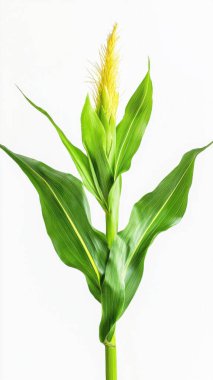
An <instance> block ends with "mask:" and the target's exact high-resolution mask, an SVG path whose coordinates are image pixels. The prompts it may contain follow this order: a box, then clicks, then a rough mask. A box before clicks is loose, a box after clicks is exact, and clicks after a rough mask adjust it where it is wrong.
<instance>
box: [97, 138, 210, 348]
mask: <svg viewBox="0 0 213 380" xmlns="http://www.w3.org/2000/svg"><path fill="white" fill-rule="evenodd" d="M209 145H210V144H209ZM209 145H207V146H205V147H203V148H198V149H194V150H191V151H190V152H188V153H186V154H185V155H184V156H183V158H182V160H181V161H180V163H179V165H178V166H177V167H176V168H175V169H174V170H173V171H172V172H171V173H170V174H168V175H167V176H166V177H165V178H164V180H163V181H162V182H161V183H160V184H159V185H158V186H157V188H156V189H155V190H154V191H153V192H151V193H148V194H146V195H145V196H144V197H143V198H141V199H140V200H139V201H138V202H137V203H136V204H135V205H134V207H133V210H132V213H131V216H130V220H129V223H128V225H127V227H126V228H125V229H124V230H123V231H121V232H119V233H118V235H117V238H116V239H115V241H114V243H113V245H112V249H111V252H110V255H109V260H108V263H107V267H106V274H105V279H104V282H103V286H102V310H103V313H102V321H101V325H100V339H101V341H104V340H106V339H107V340H109V341H110V339H111V337H112V335H113V331H114V327H115V323H116V321H117V320H118V319H119V318H120V316H121V315H122V314H123V313H124V311H125V310H126V308H127V307H128V305H129V303H130V302H131V300H132V298H133V296H134V294H135V292H136V290H137V288H138V285H139V283H140V281H141V278H142V274H143V268H144V259H145V255H146V252H147V250H148V248H149V246H150V244H151V243H152V241H153V240H154V239H155V237H156V236H157V235H158V234H159V233H160V232H162V231H165V230H167V229H168V228H170V227H172V226H174V225H175V224H177V223H178V222H179V221H180V220H181V218H182V217H183V215H184V213H185V210H186V207H187V202H188V193H189V190H190V187H191V184H192V178H193V170H194V163H195V159H196V157H197V155H198V154H199V153H200V152H202V151H203V150H205V149H206V148H207V147H208V146H209Z"/></svg>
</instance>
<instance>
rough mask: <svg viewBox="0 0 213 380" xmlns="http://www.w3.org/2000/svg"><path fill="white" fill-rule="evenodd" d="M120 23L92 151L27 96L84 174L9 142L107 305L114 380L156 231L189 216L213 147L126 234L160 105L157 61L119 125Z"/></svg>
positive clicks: (71, 262) (161, 189)
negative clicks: (154, 76) (128, 194)
mask: <svg viewBox="0 0 213 380" xmlns="http://www.w3.org/2000/svg"><path fill="white" fill-rule="evenodd" d="M116 42H117V25H114V27H113V30H112V32H111V33H110V34H109V36H108V38H107V43H106V45H105V46H104V47H103V48H102V50H101V52H100V64H99V65H96V75H95V77H94V76H93V78H92V79H93V81H94V88H93V101H91V100H90V97H89V96H87V97H86V100H85V103H84V106H83V110H82V114H81V132H82V142H83V146H84V150H85V151H84V152H83V151H82V150H81V149H79V148H78V147H76V146H75V145H73V144H72V142H70V140H69V139H68V138H67V137H66V136H65V134H64V132H63V131H62V130H61V129H60V127H59V126H58V125H57V124H56V123H55V121H54V120H53V119H52V117H51V116H50V115H49V113H48V112H47V111H45V110H44V109H42V108H41V107H39V106H37V105H36V104H35V103H34V102H32V101H31V100H30V99H29V98H28V97H27V96H26V95H24V94H23V93H22V94H23V95H24V97H25V98H26V100H27V101H28V102H29V103H30V104H31V105H32V106H33V107H34V108H35V109H37V110H38V111H39V112H41V113H42V114H43V115H44V116H46V118H47V119H49V121H50V123H51V124H52V125H53V127H54V128H55V130H56V132H57V133H58V135H59V138H60V139H61V141H62V143H63V144H64V146H65V148H66V149H67V151H68V153H69V154H70V156H71V159H72V160H73V162H74V164H75V166H76V168H77V171H78V173H79V175H80V177H81V180H79V179H77V178H76V177H74V176H73V175H72V174H67V173H62V172H60V171H58V170H55V169H53V168H51V167H50V166H47V165H46V164H44V163H42V162H40V161H36V160H34V159H32V158H29V157H25V156H22V155H19V154H16V153H13V152H12V151H11V150H9V149H8V148H6V147H5V146H2V145H1V148H2V149H3V150H4V151H5V152H6V153H7V154H8V155H9V156H10V157H11V158H12V159H13V160H14V161H15V162H16V163H17V164H18V165H19V167H20V168H21V169H22V171H23V172H24V173H25V174H26V176H27V177H28V178H29V180H30V181H31V182H32V184H33V186H34V187H35V189H36V190H37V192H38V194H39V197H40V203H41V209H42V214H43V219H44V222H45V225H46V230H47V233H48V235H49V237H50V239H51V240H52V243H53V246H54V248H55V251H56V252H57V254H58V256H59V257H60V259H61V260H62V261H63V262H64V263H65V264H66V265H68V266H70V267H73V268H76V269H78V270H80V271H81V272H83V274H84V275H85V278H86V281H87V284H88V288H89V290H90V292H91V294H92V295H93V297H95V299H96V300H97V301H98V302H99V303H100V305H101V309H102V318H101V322H100V327H99V336H100V341H101V342H102V343H103V344H104V345H105V358H106V359H105V360H106V379H107V380H116V379H117V363H116V338H115V331H116V324H117V321H118V320H119V319H120V318H121V316H122V315H123V314H124V312H125V311H126V309H127V307H128V306H129V304H130V302H131V301H132V299H133V297H134V295H135V292H136V290H137V288H138V286H139V284H140V281H141V278H142V275H143V270H144V260H145V257H146V253H147V251H148V248H149V247H150V245H151V243H152V242H153V240H154V239H155V238H156V236H157V235H158V234H159V233H160V232H162V231H165V230H167V229H168V228H170V227H172V226H174V225H175V224H177V223H178V222H179V221H180V220H181V218H182V217H183V215H184V213H185V210H186V206H187V200H188V193H189V189H190V187H191V183H192V178H193V170H194V164H195V159H196V157H197V156H198V155H199V154H200V153H201V152H203V151H204V150H205V149H206V148H207V147H208V146H209V145H210V144H209V145H207V146H204V147H202V148H197V149H193V150H190V151H189V152H187V153H186V154H185V155H184V156H183V158H182V159H181V161H180V162H179V164H178V165H177V166H176V167H175V168H174V169H173V170H172V171H171V172H170V173H169V174H168V175H167V176H166V177H165V178H164V179H163V180H162V181H161V182H160V184H159V185H158V186H157V187H156V188H155V189H154V190H153V191H151V192H150V193H148V194H146V195H144V196H143V197H142V198H141V199H139V201H138V202H137V203H136V204H135V205H134V206H133V209H132V212H131V215H130V218H129V222H128V224H127V226H126V227H125V228H124V229H123V230H122V231H119V232H118V216H119V200H120V195H121V187H122V181H121V179H122V174H123V173H124V172H126V171H127V170H129V168H130V166H131V162H132V159H133V156H134V155H135V153H136V152H137V150H138V148H139V145H140V143H141V140H142V137H143V135H144V132H145V130H146V127H147V124H148V122H149V119H150V115H151V111H152V81H151V76H150V64H148V70H147V73H146V75H145V77H144V79H143V81H142V82H141V83H140V85H139V86H138V88H137V89H136V91H135V92H134V93H133V95H132V97H131V98H130V100H129V102H128V104H127V106H126V109H125V112H124V116H123V118H122V120H121V121H120V122H119V123H118V125H116V113H117V108H118V101H119V94H118V86H117V75H118V64H119V58H118V53H117V50H116ZM84 187H85V188H86V189H87V190H88V191H89V192H91V193H92V194H93V196H94V197H95V198H96V199H97V201H98V202H99V204H100V206H101V207H102V209H103V212H104V213H105V216H106V232H105V233H103V232H100V231H98V230H97V229H95V228H94V227H93V226H92V224H91V218H90V209H89V204H88V201H87V197H86V194H85V191H84Z"/></svg>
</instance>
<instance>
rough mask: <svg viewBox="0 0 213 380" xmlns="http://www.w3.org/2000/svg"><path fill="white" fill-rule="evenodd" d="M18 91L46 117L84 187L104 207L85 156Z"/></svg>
mask: <svg viewBox="0 0 213 380" xmlns="http://www.w3.org/2000/svg"><path fill="white" fill-rule="evenodd" d="M18 89H19V91H20V92H21V93H22V95H23V96H24V98H25V99H26V100H27V101H28V102H29V103H30V104H31V106H33V107H34V108H35V109H36V110H37V111H39V112H41V113H42V114H43V115H44V116H46V117H47V119H48V120H49V121H50V122H51V124H52V125H53V126H54V128H55V129H56V131H57V133H58V135H59V137H60V139H61V141H62V143H63V144H64V146H65V147H66V149H67V150H68V152H69V154H70V156H71V158H72V160H73V162H74V164H75V166H76V169H77V170H78V172H79V174H80V176H81V178H82V181H83V184H84V186H85V187H86V188H87V189H88V190H89V191H90V192H91V193H92V194H93V195H94V196H95V197H96V199H97V200H98V202H99V203H100V204H101V205H102V207H105V206H104V200H103V195H102V194H101V191H100V189H97V187H96V185H95V183H94V179H93V175H92V172H91V164H90V162H89V160H88V158H87V156H86V155H85V154H84V153H83V152H82V151H81V150H80V149H79V148H77V147H76V146H75V145H73V144H72V143H71V142H70V141H69V140H68V138H67V137H66V136H65V134H64V132H63V131H62V130H61V128H59V126H58V125H57V124H56V123H55V121H54V120H53V119H52V117H51V116H50V115H49V113H48V112H47V111H45V110H44V109H43V108H41V107H39V106H37V105H36V104H35V103H33V102H32V100H30V99H29V98H28V97H27V96H26V95H25V94H24V93H23V91H22V90H21V89H20V88H19V87H18Z"/></svg>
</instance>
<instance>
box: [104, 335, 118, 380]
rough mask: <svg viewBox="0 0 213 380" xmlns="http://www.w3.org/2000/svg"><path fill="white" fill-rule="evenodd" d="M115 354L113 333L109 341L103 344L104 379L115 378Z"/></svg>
mask: <svg viewBox="0 0 213 380" xmlns="http://www.w3.org/2000/svg"><path fill="white" fill-rule="evenodd" d="M116 354H117V353H116V339H115V335H114V336H113V338H112V340H111V342H108V343H107V344H105V359H106V380H117V355H116Z"/></svg>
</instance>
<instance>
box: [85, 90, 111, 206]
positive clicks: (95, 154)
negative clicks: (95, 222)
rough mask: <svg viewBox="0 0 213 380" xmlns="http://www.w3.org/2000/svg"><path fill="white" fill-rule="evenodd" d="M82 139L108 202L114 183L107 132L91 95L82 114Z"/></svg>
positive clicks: (87, 98)
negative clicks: (109, 159) (108, 154)
mask: <svg viewBox="0 0 213 380" xmlns="http://www.w3.org/2000/svg"><path fill="white" fill-rule="evenodd" d="M81 128H82V141H83V144H84V147H85V149H86V151H87V154H88V156H89V158H90V160H91V162H92V166H93V167H94V171H95V173H96V176H97V180H98V183H99V186H100V188H101V190H102V193H103V194H104V198H105V200H106V202H107V201H108V194H109V191H110V188H111V186H112V183H113V177H112V171H111V168H110V165H109V161H108V159H107V156H106V134H105V130H104V126H103V124H102V123H101V121H100V119H99V117H98V115H97V113H96V111H95V110H94V109H93V108H92V106H91V103H90V100H89V97H88V96H87V97H86V101H85V104H84V107H83V110H82V114H81Z"/></svg>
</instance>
